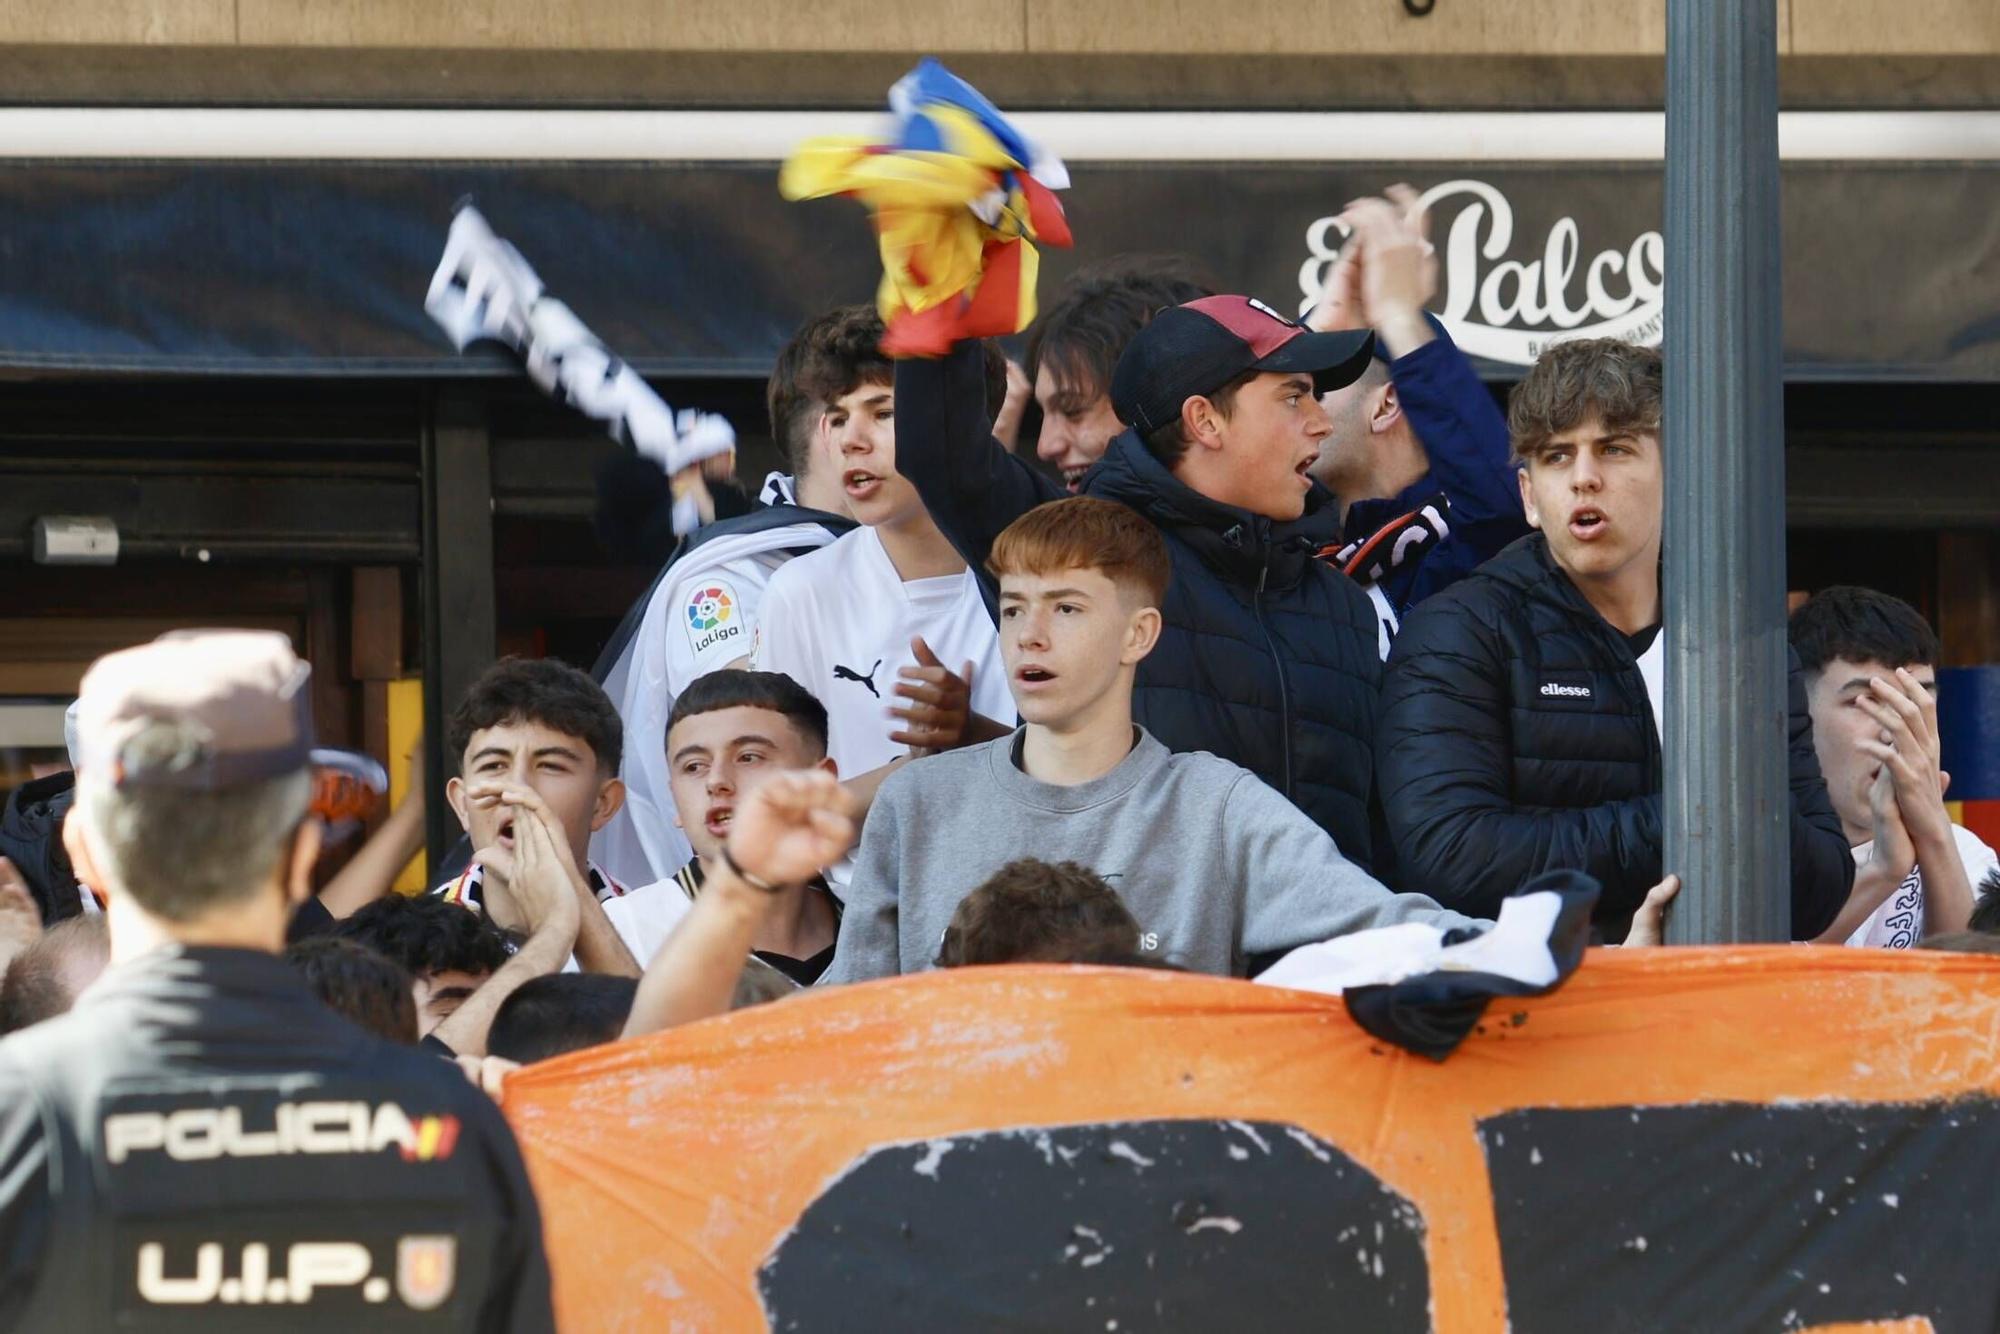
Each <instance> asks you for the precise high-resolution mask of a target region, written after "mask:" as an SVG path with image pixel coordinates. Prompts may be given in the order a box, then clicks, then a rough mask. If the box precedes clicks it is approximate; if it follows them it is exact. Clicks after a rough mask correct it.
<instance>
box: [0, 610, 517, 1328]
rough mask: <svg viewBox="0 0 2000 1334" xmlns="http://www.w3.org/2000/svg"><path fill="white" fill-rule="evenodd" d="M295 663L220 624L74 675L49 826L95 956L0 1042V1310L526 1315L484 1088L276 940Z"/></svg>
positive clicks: (200, 1315) (298, 755) (498, 1146)
mask: <svg viewBox="0 0 2000 1334" xmlns="http://www.w3.org/2000/svg"><path fill="white" fill-rule="evenodd" d="M309 678H310V669H309V668H308V667H307V666H306V665H305V664H304V663H302V662H300V661H299V660H298V659H297V658H296V657H295V656H294V655H293V653H292V650H291V646H290V644H289V643H288V642H287V641H286V640H285V638H284V637H283V636H281V635H277V634H265V633H251V632H243V631H200V632H194V633H188V634H176V635H169V636H167V637H165V638H163V639H160V640H157V641H155V642H154V643H151V644H147V645H144V646H142V647H139V648H135V649H128V650H126V651H124V652H121V653H114V654H112V655H110V656H109V657H106V658H103V659H101V660H100V661H99V662H98V663H97V664H96V665H94V666H93V667H92V668H91V670H90V672H89V674H88V675H87V676H85V678H84V681H83V690H82V695H81V699H80V703H79V712H78V720H77V731H78V740H79V745H80V749H81V754H80V757H79V758H80V761H81V762H80V764H79V768H78V787H77V797H76V807H75V814H74V817H73V818H72V819H70V820H69V821H68V822H67V824H66V825H65V835H64V839H65V843H66V844H67V846H68V849H69V853H70V856H71V859H72V860H73V862H74V863H75V865H76V869H77V872H78V875H79V878H81V879H82V880H83V881H84V883H86V884H89V885H92V886H95V887H97V888H98V889H99V890H101V892H102V893H103V895H104V897H105V901H106V911H107V914H108V918H109V924H110V928H111V951H112V966H111V970H110V971H109V972H107V973H106V974H105V976H104V977H103V979H102V980H101V981H100V982H99V983H98V984H97V985H96V986H94V987H93V988H91V989H90V990H89V991H88V992H86V993H85V994H84V995H83V996H82V997H81V998H80V999H79V1000H78V1002H77V1005H76V1007H75V1008H74V1009H73V1010H72V1011H71V1012H70V1013H69V1014H67V1015H64V1016H62V1017H60V1018H57V1019H53V1020H50V1021H48V1022H47V1023H43V1024H39V1025H36V1026H34V1027H32V1028H29V1029H26V1030H23V1031H22V1032H20V1033H17V1034H15V1035H13V1036H12V1037H9V1038H7V1039H6V1040H5V1041H4V1042H0V1328H8V1329H12V1328H18V1329H28V1330H56V1329H62V1330H71V1329H74V1330H83V1329H109V1328H113V1327H121V1328H124V1327H130V1328H136V1329H147V1330H154V1329H163V1330H165V1329H190V1330H191V1329H201V1330H232V1329H244V1330H248V1329H259V1330H263V1329H286V1330H293V1329H297V1330H314V1329H327V1330H332V1329H339V1330H353V1329H368V1330H371V1331H375V1330H404V1329H408V1330H434V1329H480V1330H487V1329H493V1330H502V1329H505V1330H513V1329H522V1330H529V1329H549V1328H551V1327H552V1323H553V1322H552V1317H551V1313H550V1305H549V1278H548V1266H547V1261H546V1260H545V1258H544V1256H543V1253H542V1237H541V1221H540V1216H539V1214H538V1212H537V1210H536V1207H535V1200H534V1196H533V1194H532V1192H531V1191H530V1189H529V1185H528V1180H527V1177H526V1174H525V1173H524V1171H523V1169H522V1165H521V1157H520V1153H519V1150H518V1149H517V1148H516V1147H515V1144H514V1138H513V1136H512V1134H511V1133H509V1131H508V1128H507V1124H506V1122H505V1121H503V1120H502V1119H501V1117H500V1114H499V1112H498V1110H497V1109H496V1108H495V1107H494V1106H493V1104H492V1103H491V1101H490V1100H488V1098H487V1097H486V1095H484V1094H483V1093H481V1092H480V1091H479V1090H478V1089H476V1088H474V1087H473V1086H472V1085H471V1084H469V1083H468V1082H467V1081H466V1079H465V1077H464V1076H463V1075H462V1074H461V1073H460V1072H459V1071H458V1070H457V1069H456V1068H455V1067H453V1066H452V1065H450V1064H448V1063H446V1062H443V1061H440V1060H439V1059H437V1058H436V1057H434V1056H428V1055H424V1054H422V1053H421V1052H418V1051H416V1050H415V1049H413V1048H408V1047H397V1046H393V1045H391V1044H389V1043H386V1042H383V1041H381V1040H379V1039H377V1038H374V1037H371V1036H369V1035H367V1034H365V1033H363V1032H362V1031H361V1030H360V1029H358V1028H355V1027H353V1026H352V1025H350V1024H349V1023H348V1022H347V1021H345V1020H344V1019H341V1018H339V1017H337V1016H335V1015H334V1014H333V1013H332V1012H331V1011H330V1010H327V1009H325V1008H324V1007H323V1006H321V1005H320V1003H319V1002H318V1001H317V1000H316V999H314V997H313V995H312V994H311V993H310V992H309V991H308V990H307V989H306V986H305V984H304V983H303V982H302V981H301V980H300V978H299V976H298V974H297V973H296V972H295V971H294V970H293V969H292V968H291V966H290V965H288V964H287V963H285V961H284V960H283V959H281V958H279V957H277V956H278V951H279V950H280V949H281V948H282V946H283V941H284V935H285V926H286V923H287V922H288V921H289V920H290V918H291V915H292V911H293V909H294V908H295V907H296V906H297V905H298V903H299V902H300V901H301V900H302V899H303V898H304V897H305V895H306V894H307V893H308V892H309V883H308V874H309V872H310V870H311V868H312V864H313V859H314V857H315V856H316V854H317V852H318V848H319V830H318V826H317V824H316V823H315V822H314V821H313V820H311V819H309V818H308V817H307V803H308V800H309V795H310V785H311V781H312V777H311V773H310V765H311V763H312V751H311V746H312V723H311V714H310V697H311V692H310V690H309V688H308V687H309Z"/></svg>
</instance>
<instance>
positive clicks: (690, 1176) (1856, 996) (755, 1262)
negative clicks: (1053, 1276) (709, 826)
mask: <svg viewBox="0 0 2000 1334" xmlns="http://www.w3.org/2000/svg"><path fill="white" fill-rule="evenodd" d="M1973 1091H1981V1092H1988V1093H1991V1092H1995V1091H2000V960H1997V959H1995V958H1992V957H1986V956H1972V955H1950V954H1942V953H1932V952H1926V951H1914V952H1908V951H1893V952H1892V951H1863V950H1843V949H1832V948H1808V947H1793V946H1765V947H1738V948H1704V949H1659V950H1635V951H1629V952H1627V951H1620V950H1593V951H1591V952H1590V953H1589V954H1588V956H1587V957H1586V960H1585V962H1584V965H1583V967H1582V968H1581V969H1580V970H1579V972H1578V973H1577V974H1576V976H1575V977H1573V978H1572V979H1571V980H1570V981H1569V982H1568V983H1567V984H1566V985H1565V986H1564V987H1563V988H1562V990H1560V991H1558V992H1557V993H1555V994H1554V995H1551V996H1547V997H1542V998H1538V999H1534V1000H1526V1001H1518V1002H1505V1001H1503V1002H1498V1003H1496V1004H1495V1005H1494V1006H1493V1007H1492V1008H1491V1009H1490V1010H1489V1011H1488V1013H1487V1017H1486V1020H1485V1022H1484V1023H1483V1024H1482V1025H1481V1027H1480V1029H1479V1030H1478V1031H1476V1032H1475V1033H1474V1034H1473V1035H1472V1036H1471V1037H1470V1038H1468V1039H1467V1041H1466V1042H1465V1044H1464V1046H1463V1047H1461V1048H1460V1049H1459V1051H1458V1052H1457V1053H1456V1054H1455V1055H1453V1056H1452V1057H1451V1058H1450V1059H1449V1060H1448V1061H1446V1062H1444V1063H1442V1064H1434V1063H1432V1062H1430V1061H1427V1060H1424V1059H1422V1058H1420V1057H1417V1056H1413V1055H1410V1054H1408V1053H1406V1052H1403V1051H1401V1050H1398V1049H1395V1048H1392V1047H1388V1046H1386V1045H1385V1044H1383V1043H1381V1042H1379V1041H1378V1040H1376V1039H1374V1038H1372V1037H1370V1036H1369V1035H1368V1034H1367V1033H1365V1032H1363V1031H1362V1030H1361V1029H1360V1028H1358V1027H1357V1026H1356V1025H1355V1024H1354V1023H1353V1022H1352V1021H1350V1020H1349V1018H1348V1016H1347V1014H1346V1011H1345V1009H1344V1008H1343V1006H1342V1003H1341V1001H1340V999H1339V998H1338V997H1328V996H1320V995H1314V994H1310V993H1305V992H1295V991H1285V990H1279V989H1276V988H1270V987H1262V986H1256V985H1253V984H1250V983H1245V982H1237V981H1231V980H1226V979H1218V978H1206V977H1191V976H1185V975H1179V974H1171V973H1154V972H1146V971H1128V970H1118V969H1096V968H1061V967H1047V966H1024V967H1013V968H984V969H966V970H961V971H957V972H950V973H930V974H925V975H922V976H917V977H908V978H899V979H893V980H889V981H885V982H876V983H870V984H866V985H861V986H853V987H845V988H840V989H838V990H832V991H828V992H825V993H815V994H810V995H806V996H803V997H799V998H795V999H791V1000H787V1001H784V1002H782V1003H779V1004H776V1005H767V1006H763V1007H760V1008H757V1009H753V1010H749V1011H745V1012H743V1013H740V1014H736V1015H731V1016H728V1017H726V1018H723V1019H718V1020H711V1021H709V1022H706V1023H701V1024H695V1025H692V1026H690V1027H687V1028H684V1029H680V1030H677V1031H674V1032H670V1033H665V1034H660V1035H656V1036H654V1037H651V1038H645V1039H640V1040H638V1041H635V1042H630V1043H622V1044H618V1045H616V1046H612V1047H605V1048H598V1049H596V1050H594V1051H589V1052H582V1053H578V1054H577V1055H575V1056H572V1057H568V1058H565V1059H562V1060H558V1061H552V1062H549V1063H547V1064H544V1065H539V1066H535V1067H532V1068H530V1069H528V1070H524V1071H522V1072H521V1073H519V1074H518V1075H516V1076H514V1077H513V1078H512V1079H510V1080H509V1082H508V1084H507V1091H506V1100H505V1108H506V1112H507V1115H508V1117H509V1119H510V1120H511V1121H512V1122H513V1124H514V1127H515V1129H516V1132H517V1133H518V1134H519V1136H520V1139H521V1144H522V1147H523V1150H524V1151H525V1153H526V1156H527V1160H528V1167H529V1169H530V1172H531V1174H532V1175H533V1177H534V1181H535V1185H536V1189H537V1192H538V1193H539V1195H540V1198H541V1202H542V1211H543V1216H544V1220H545V1226H546V1234H547V1238H548V1246H549V1260H550V1264H551V1266H552V1268H553V1271H554V1276H555V1285H556V1302H557V1312H558V1315H559V1317H560V1319H561V1323H562V1325H563V1327H564V1328H566V1329H576V1330H583V1329H609V1328H620V1327H629V1328H634V1329H638V1328H666V1327H668V1322H669V1318H670V1317H671V1318H672V1319H673V1320H677V1321H679V1322H682V1323H681V1324H678V1325H676V1326H675V1327H684V1328H689V1329H702V1330H751V1329H762V1328H763V1314H762V1309H761V1307H760V1305H759V1302H758V1298H757V1289H756V1280H755V1274H756V1271H757V1268H758V1266H759V1265H760V1264H761V1263H762V1261H763V1260H764V1258H765V1256H766V1255H767V1254H768V1253H769V1252H770V1251H771V1249H772V1248H773V1246H774V1245H775V1244H776V1243H777V1242H778V1241H779V1239H780V1238H781V1237H782V1235H783V1234H784V1233H785V1231H786V1230H787V1229H788V1228H789V1227H790V1226H791V1225H792V1224H793V1222H794V1221H795V1220H796V1219H797V1217H798V1215H799V1212H800V1211H801V1210H802V1209H803V1208H804V1207H805V1206H806V1205H807V1204H809V1203H810V1202H811V1201H812V1199H813V1198H814V1197H815V1196H817V1195H818V1194H819V1193H820V1191H821V1190H822V1189H823V1187H824V1186H825V1184H826V1183H827V1182H828V1181H830V1180H831V1179H833V1178H834V1177H835V1176H836V1175H838V1174H839V1173H840V1172H841V1171H842V1170H843V1169H844V1168H845V1167H847V1166H848V1165H849V1164H850V1163H852V1162H853V1161H854V1160H855V1159H856V1158H857V1157H858V1156H859V1155H860V1154H862V1153H863V1152H864V1151H866V1150H867V1149H869V1148H871V1147H873V1146H877V1145H882V1144H889V1143H897V1142H908V1141H916V1140H923V1139H926V1138H931V1137H936V1136H941V1135H949V1134H956V1133H961V1132H966V1131H977V1130H985V1129H992V1128H998V1127H1010V1126H1052V1125H1063V1124H1073V1123H1078V1122H1096V1121H1118V1120H1131V1119H1148V1118H1169V1117H1171V1118H1217V1119H1226V1118H1237V1119H1243V1120H1272V1121H1279V1122H1287V1123H1291V1124H1294V1125H1297V1126H1300V1127H1303V1128H1305V1129H1306V1130H1308V1131H1311V1132H1313V1133H1314V1134H1317V1135H1319V1136H1321V1137H1322V1138H1324V1139H1326V1140H1328V1141H1330V1142H1331V1143H1334V1144H1337V1145H1339V1146H1340V1147H1341V1148H1342V1149H1343V1150H1345V1151H1346V1152H1347V1153H1348V1154H1349V1155H1351V1156H1352V1157H1353V1158H1354V1159H1355V1160H1356V1161H1358V1162H1359V1163H1361V1164H1362V1165H1363V1166H1365V1167H1366V1168H1368V1169H1369V1170H1371V1171H1372V1172H1374V1173H1375V1174H1376V1175H1377V1176H1378V1177H1379V1178H1380V1179H1381V1180H1382V1181H1383V1182H1384V1183H1385V1184H1386V1185H1388V1186H1390V1187H1391V1188H1393V1189H1395V1190H1396V1191H1398V1192H1400V1193H1402V1194H1403V1195H1405V1196H1407V1197H1408V1198H1409V1199H1410V1200H1411V1201H1412V1202H1413V1203H1414V1204H1415V1205H1416V1206H1417V1207H1418V1208H1420V1209H1421V1210H1422V1212H1423V1214H1424V1217H1425V1220H1426V1222H1427V1225H1428V1229H1429V1230H1428V1241H1427V1246H1428V1250H1429V1261H1430V1267H1431V1283H1432V1289H1433V1293H1434V1299H1433V1300H1434V1307H1433V1313H1434V1316H1435V1320H1436V1328H1437V1329H1438V1330H1439V1331H1442V1334H1501V1331H1502V1330H1504V1329H1505V1328H1506V1307H1505V1299H1504V1294H1503V1284H1502V1276H1501V1263H1500V1246H1499V1239H1498V1237H1497V1235H1496V1233H1495V1224H1494V1210H1493V1204H1492V1200H1491V1196H1490V1193H1489V1188H1488V1185H1487V1171H1486V1163H1485V1159H1484V1157H1483V1156H1482V1151H1481V1147H1480V1145H1479V1143H1478V1141H1477V1138H1476V1135H1475V1133H1474V1125H1475V1123H1476V1122H1477V1121H1478V1120H1479V1119H1480V1118H1482V1117H1486V1116H1489V1115H1492V1114H1494V1113H1497V1112H1501V1111H1505V1110H1508V1109H1511V1108H1515V1107H1519V1106H1536V1107H1603V1106H1620V1105H1626V1104H1650V1105H1654V1106H1668V1105H1675V1104H1686V1103H1694V1102H1717V1101H1732V1102H1734V1101H1748V1102H1770V1101H1777V1100H1793V1099H1801V1100H1825V1099H1837V1100H1842V1101H1850V1102H1860V1103H1867V1102H1908V1101H1919V1100H1925V1099H1937V1098H1945V1097H1950V1096H1953V1095H1958V1094H1964V1093H1967V1092H1973ZM1920 1327H1921V1326H1912V1325H1909V1324H1907V1323H1904V1324H1897V1323H1893V1322H1892V1323H1888V1324H1877V1325H1873V1326H1868V1325H1859V1326H1854V1328H1874V1329H1885V1328H1886V1329H1911V1328H1920Z"/></svg>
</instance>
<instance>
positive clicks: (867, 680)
mask: <svg viewBox="0 0 2000 1334" xmlns="http://www.w3.org/2000/svg"><path fill="white" fill-rule="evenodd" d="M881 670H882V660H881V659H880V658H877V659H875V665H874V666H873V667H870V668H869V669H868V675H866V676H863V675H862V674H861V673H860V672H857V671H855V670H854V669H853V668H852V667H843V666H841V665H840V664H839V663H837V662H836V663H835V664H833V679H834V680H836V681H854V682H858V683H859V684H861V685H864V686H867V687H868V693H869V694H871V695H873V696H874V697H875V698H876V699H880V698H882V692H881V691H879V690H877V689H876V688H875V673H877V672H879V671H881Z"/></svg>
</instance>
